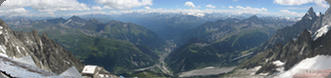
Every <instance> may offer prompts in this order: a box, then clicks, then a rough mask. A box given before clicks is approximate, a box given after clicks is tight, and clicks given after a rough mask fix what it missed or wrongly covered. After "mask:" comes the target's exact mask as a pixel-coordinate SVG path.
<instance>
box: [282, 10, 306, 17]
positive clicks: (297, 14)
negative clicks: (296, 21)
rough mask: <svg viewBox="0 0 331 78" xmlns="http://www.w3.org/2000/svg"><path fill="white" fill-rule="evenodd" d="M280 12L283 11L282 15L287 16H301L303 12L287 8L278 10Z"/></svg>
mask: <svg viewBox="0 0 331 78" xmlns="http://www.w3.org/2000/svg"><path fill="white" fill-rule="evenodd" d="M280 12H281V13H283V14H284V15H287V16H288V15H289V16H303V15H304V13H297V12H293V11H289V10H280Z"/></svg>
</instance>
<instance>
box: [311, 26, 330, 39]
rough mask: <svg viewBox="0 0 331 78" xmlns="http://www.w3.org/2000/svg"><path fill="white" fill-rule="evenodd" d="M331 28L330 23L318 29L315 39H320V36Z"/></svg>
mask: <svg viewBox="0 0 331 78" xmlns="http://www.w3.org/2000/svg"><path fill="white" fill-rule="evenodd" d="M330 28H331V26H330V25H324V26H323V27H321V28H320V29H318V30H317V31H316V32H315V34H314V40H316V39H318V38H319V37H321V36H323V35H324V34H326V33H327V32H328V31H329V29H330Z"/></svg>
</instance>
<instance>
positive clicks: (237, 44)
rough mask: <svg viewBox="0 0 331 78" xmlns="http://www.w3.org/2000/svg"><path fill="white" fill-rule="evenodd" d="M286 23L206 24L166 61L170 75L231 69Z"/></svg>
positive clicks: (229, 21) (227, 21) (253, 20)
mask: <svg viewBox="0 0 331 78" xmlns="http://www.w3.org/2000/svg"><path fill="white" fill-rule="evenodd" d="M287 25H290V23H289V22H281V21H269V20H266V21H264V20H262V19H261V18H258V17H257V16H251V17H249V18H247V19H242V20H240V19H235V18H229V19H224V20H218V21H215V22H207V23H205V24H203V25H201V26H199V27H197V28H195V29H192V30H191V31H190V32H188V35H186V36H185V38H186V40H185V39H184V40H183V41H186V44H184V45H183V46H181V47H179V48H177V49H175V51H174V52H172V53H171V54H170V55H169V57H168V58H167V62H168V65H169V66H170V68H171V69H172V70H173V71H174V72H183V71H189V70H193V69H197V68H202V67H207V66H217V67H218V66H234V65H236V64H237V63H238V62H239V61H240V60H237V59H236V60H235V61H234V59H235V58H237V57H240V56H244V55H249V54H252V53H253V52H254V50H255V48H256V47H258V46H260V45H261V44H262V43H263V42H264V41H267V40H268V38H269V37H270V36H271V35H272V34H273V32H275V30H277V29H279V28H282V27H286V26H287Z"/></svg>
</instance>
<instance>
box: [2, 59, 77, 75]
mask: <svg viewBox="0 0 331 78" xmlns="http://www.w3.org/2000/svg"><path fill="white" fill-rule="evenodd" d="M24 58H25V59H23V58H20V59H11V58H7V57H4V56H0V70H1V71H5V72H6V73H8V74H10V75H11V76H13V77H18V78H81V75H80V73H79V71H77V69H76V67H71V68H69V69H67V71H65V72H63V73H62V74H60V75H56V74H54V73H52V72H48V71H45V70H42V69H40V68H38V67H36V65H31V64H33V63H26V62H28V61H29V60H30V62H31V59H29V58H30V57H24ZM24 61H26V62H24Z"/></svg>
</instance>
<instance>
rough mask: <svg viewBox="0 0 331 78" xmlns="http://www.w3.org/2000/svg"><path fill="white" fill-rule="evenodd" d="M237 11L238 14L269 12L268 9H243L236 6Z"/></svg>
mask: <svg viewBox="0 0 331 78" xmlns="http://www.w3.org/2000/svg"><path fill="white" fill-rule="evenodd" d="M233 9H235V11H236V13H237V14H245V13H247V14H259V13H265V12H267V11H268V9H267V8H253V7H249V6H247V7H243V6H236V7H233Z"/></svg>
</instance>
